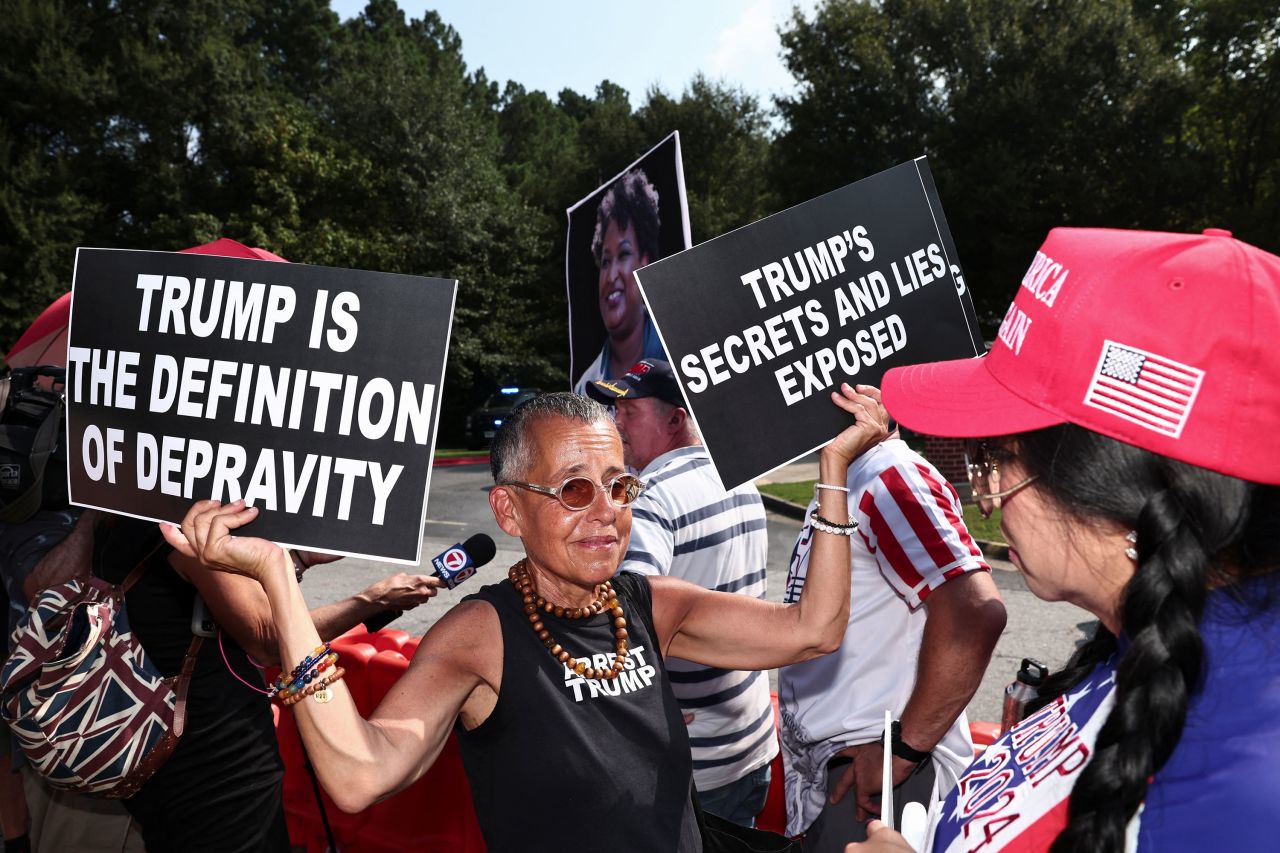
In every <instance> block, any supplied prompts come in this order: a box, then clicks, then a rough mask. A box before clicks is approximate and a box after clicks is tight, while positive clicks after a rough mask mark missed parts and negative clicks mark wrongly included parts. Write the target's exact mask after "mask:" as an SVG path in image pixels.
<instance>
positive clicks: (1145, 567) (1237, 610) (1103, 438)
mask: <svg viewBox="0 0 1280 853" xmlns="http://www.w3.org/2000/svg"><path fill="white" fill-rule="evenodd" d="M1277 340H1280V258H1277V257H1276V256H1274V255H1271V254H1268V253H1266V252H1263V251H1261V250H1259V249H1257V248H1255V247H1253V246H1250V245H1248V244H1245V243H1242V242H1240V241H1237V240H1235V239H1233V238H1232V237H1231V235H1230V233H1228V232H1225V231H1221V230H1218V229H1209V230H1208V231H1206V232H1205V233H1204V234H1203V235H1186V234H1162V233H1153V232H1137V231H1112V230H1086V229H1056V230H1054V231H1053V232H1051V233H1050V235H1049V237H1048V240H1047V241H1046V242H1045V244H1044V246H1043V247H1042V248H1041V250H1040V252H1038V253H1037V255H1036V259H1035V261H1034V262H1033V263H1032V265H1031V268H1030V270H1029V271H1028V272H1027V274H1026V276H1025V277H1024V278H1023V280H1022V286H1021V288H1020V290H1019V292H1018V296H1017V298H1016V299H1015V300H1014V303H1013V305H1012V306H1011V307H1010V309H1009V312H1008V314H1007V315H1006V317H1005V320H1004V323H1003V325H1002V326H1001V329H1000V333H999V335H998V340H997V343H996V344H995V346H994V348H993V349H992V351H991V353H990V354H989V355H987V356H986V357H984V358H981V359H975V360H969V361H960V362H942V363H936V364H925V365H917V366H914V367H908V368H900V369H895V370H891V371H889V373H888V374H887V375H886V376H885V379H884V383H883V384H884V387H883V394H884V402H885V404H886V407H887V408H888V409H889V412H890V414H892V415H893V416H894V417H896V418H897V419H898V420H899V421H900V422H902V423H903V424H905V425H906V426H908V427H910V428H911V429H914V430H917V431H920V432H927V433H932V434H936V435H944V436H954V437H959V438H966V439H967V442H966V450H967V455H968V459H967V463H968V466H969V475H970V483H971V485H972V487H973V492H974V498H975V499H976V500H977V502H978V504H979V506H980V507H981V508H982V510H983V511H984V513H986V514H989V513H990V512H991V511H992V510H993V509H994V508H996V507H999V508H1000V509H1001V523H1000V526H1001V530H1002V531H1003V532H1004V534H1005V536H1006V539H1007V541H1008V542H1009V545H1010V551H1009V554H1010V559H1011V560H1012V561H1013V563H1014V564H1015V565H1016V566H1017V567H1018V569H1019V570H1020V571H1021V572H1022V573H1023V575H1024V576H1025V578H1026V581H1027V586H1028V588H1029V589H1030V590H1031V591H1032V592H1033V593H1035V594H1036V595H1037V596H1039V597H1040V598H1043V599H1046V600H1053V601H1057V600H1061V601H1070V602H1072V603H1074V604H1077V605H1079V606H1080V607H1083V608H1085V609H1087V610H1089V611H1090V612H1091V613H1093V614H1094V615H1096V616H1097V617H1098V619H1099V622H1100V623H1101V624H1100V626H1099V628H1098V630H1097V632H1096V634H1095V635H1094V637H1093V638H1092V639H1091V640H1090V641H1089V642H1088V643H1087V644H1086V645H1085V646H1084V647H1083V648H1082V649H1080V651H1079V652H1078V653H1077V655H1076V657H1075V658H1074V659H1073V661H1072V662H1071V664H1070V665H1069V666H1068V668H1067V669H1066V670H1065V671H1063V672H1062V673H1059V674H1058V675H1057V676H1056V677H1055V679H1054V680H1053V682H1052V683H1051V684H1050V685H1047V686H1046V688H1044V689H1043V690H1042V692H1041V698H1042V702H1043V703H1044V704H1043V706H1042V707H1041V708H1040V710H1038V711H1037V712H1036V713H1034V714H1033V715H1032V716H1030V717H1029V718H1027V719H1026V720H1025V721H1023V722H1022V723H1021V724H1019V725H1018V726H1016V727H1014V728H1013V729H1012V730H1011V731H1009V732H1007V733H1006V734H1005V735H1003V736H1002V737H1001V738H1000V739H999V740H998V741H997V742H996V743H995V744H993V745H992V746H990V747H988V748H987V749H986V750H985V751H984V752H983V754H982V756H981V757H979V759H978V760H977V761H975V763H974V764H973V765H972V766H971V767H970V768H969V770H968V771H966V773H965V775H964V776H963V777H962V778H961V780H960V782H959V784H958V785H957V786H956V788H955V789H954V790H953V791H952V792H951V794H950V796H949V797H948V799H947V800H946V802H945V803H944V804H943V807H942V809H941V812H940V813H938V814H935V815H933V816H932V822H931V826H930V829H929V836H928V838H927V839H926V845H927V848H926V849H931V850H935V851H947V853H953V851H976V850H984V851H986V850H1004V851H1031V850H1052V851H1117V852H1118V851H1139V853H1145V851H1152V850H1156V851H1181V850H1186V851H1193V850H1194V851H1199V850H1212V849H1221V850H1232V851H1235V850H1263V849H1275V847H1276V844H1277V837H1280V810H1277V809H1276V807H1275V804H1276V803H1277V802H1280V763H1278V762H1277V759H1278V758H1280V586H1278V585H1277V581H1280V573H1278V570H1280V453H1277V452H1276V451H1275V448H1274V447H1273V446H1272V443H1273V442H1274V440H1275V436H1276V435H1277V434H1280V347H1277V345H1276V341H1277ZM983 436H985V438H981V437H983ZM869 837H870V840H869V841H868V842H866V843H865V845H850V847H849V849H850V850H851V851H853V850H863V849H872V850H882V849H883V850H909V849H911V848H910V847H909V846H907V844H906V841H905V840H904V839H903V838H902V836H899V835H897V834H896V833H893V832H891V831H889V830H887V829H885V828H883V827H872V829H871V833H870V836H869Z"/></svg>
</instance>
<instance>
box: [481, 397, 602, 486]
mask: <svg viewBox="0 0 1280 853" xmlns="http://www.w3.org/2000/svg"><path fill="white" fill-rule="evenodd" d="M552 417H555V418H564V419H566V420H571V421H578V422H579V423H584V424H593V423H596V422H597V421H608V420H610V418H609V410H608V409H606V408H605V407H604V406H602V405H600V404H599V403H597V402H596V401H595V400H592V399H590V398H588V397H583V396H580V395H578V394H571V393H569V392H568V391H555V392H553V393H551V394H539V395H538V396H537V397H534V398H533V399H532V400H528V401H526V402H524V403H521V404H520V405H519V406H516V407H515V409H514V410H513V411H512V412H511V414H510V416H508V417H507V419H506V420H505V421H504V422H503V424H502V429H500V430H498V434H497V435H495V436H494V437H493V446H492V447H491V448H490V450H489V470H490V471H491V472H493V482H494V483H495V484H497V485H499V486H501V485H505V484H507V483H511V482H513V481H515V480H518V479H520V478H522V477H524V474H525V472H526V471H527V470H529V465H530V463H531V461H532V460H530V458H529V456H530V454H531V453H532V449H531V448H530V446H529V428H530V427H531V426H532V425H533V424H534V423H535V422H536V421H539V420H542V419H543V418H552Z"/></svg>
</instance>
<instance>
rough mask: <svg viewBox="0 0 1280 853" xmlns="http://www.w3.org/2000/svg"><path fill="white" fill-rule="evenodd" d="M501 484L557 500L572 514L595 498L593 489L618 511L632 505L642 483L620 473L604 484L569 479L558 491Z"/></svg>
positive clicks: (640, 489) (516, 484)
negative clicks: (603, 494) (599, 491)
mask: <svg viewBox="0 0 1280 853" xmlns="http://www.w3.org/2000/svg"><path fill="white" fill-rule="evenodd" d="M503 485H506V486H519V487H520V488H522V489H528V490H529V491H531V492H537V493H538V494H540V495H550V496H551V497H553V498H555V499H556V500H558V501H560V505H561V506H563V507H564V508H565V509H571V510H573V511H574V512H581V511H582V510H584V509H586V508H587V507H589V506H591V504H592V503H593V502H594V501H595V499H596V489H600V490H602V491H603V492H604V493H605V496H606V497H608V498H609V503H611V504H613V505H614V506H616V507H618V508H619V509H621V508H622V507H627V506H631V505H632V504H633V503H635V502H636V498H638V497H640V493H641V492H642V491H644V483H642V482H640V478H639V477H637V476H635V475H634V474H619V475H618V476H616V477H614V478H613V479H611V480H606V481H605V482H604V483H603V484H599V483H597V482H596V481H595V480H592V479H589V478H587V477H570V478H569V479H567V480H565V481H564V482H563V483H561V484H560V487H559V488H554V489H553V488H551V487H550V486H538V485H535V484H533V483H517V482H510V483H504V484H503Z"/></svg>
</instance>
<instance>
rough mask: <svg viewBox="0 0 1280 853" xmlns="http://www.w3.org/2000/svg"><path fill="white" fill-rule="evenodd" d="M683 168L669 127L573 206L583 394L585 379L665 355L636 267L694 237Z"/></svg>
mask: <svg viewBox="0 0 1280 853" xmlns="http://www.w3.org/2000/svg"><path fill="white" fill-rule="evenodd" d="M680 171H681V169H680V152H679V140H678V137H677V136H676V134H672V135H671V136H670V137H668V138H667V139H666V140H663V142H661V143H659V145H658V146H655V148H654V149H653V150H651V151H650V152H649V153H647V154H645V155H644V156H643V157H641V158H640V159H639V160H637V161H636V162H635V163H633V164H632V165H631V166H630V167H628V168H627V170H626V171H624V172H623V173H622V174H621V175H619V176H618V177H617V178H615V179H614V180H613V181H611V182H610V183H609V184H607V185H606V186H605V187H603V188H602V189H601V190H598V191H597V192H596V193H594V194H593V195H592V196H591V197H588V198H587V199H584V201H583V202H581V203H579V205H578V206H576V207H575V208H574V209H571V210H570V211H569V217H570V226H569V238H568V253H569V257H568V264H567V266H568V275H569V303H570V335H571V338H572V343H571V349H572V352H573V362H574V366H573V371H572V374H573V375H572V378H573V389H574V391H575V392H577V393H579V394H583V393H585V388H586V386H587V383H589V382H592V381H594V380H597V379H611V378H614V377H616V376H621V375H623V374H624V373H626V372H627V370H628V369H630V367H631V366H632V365H633V364H635V363H636V362H638V361H639V360H640V359H642V358H661V359H666V358H667V355H666V352H665V351H664V350H663V347H662V341H661V339H660V338H659V336H658V332H657V329H656V328H655V326H654V323H653V320H652V319H651V318H650V317H649V314H648V311H647V310H646V308H645V304H644V298H643V297H642V295H641V293H640V288H639V285H637V284H636V280H635V277H634V276H633V275H632V273H634V272H635V271H636V270H638V269H640V268H641V267H643V266H645V265H647V264H649V263H652V262H653V261H656V260H658V259H659V258H661V257H662V256H663V249H664V248H666V249H667V250H669V251H676V250H680V249H684V248H687V246H688V244H689V239H688V224H687V221H688V216H687V215H686V213H685V207H686V206H685V202H684V197H683V192H682V189H683V187H682V185H683V181H681V180H680V177H679V175H680ZM597 200H598V201H597ZM591 214H594V216H591ZM589 216H590V217H591V218H590V219H588V218H587V217H589ZM588 234H589V235H590V243H589V244H588V242H587V236H588ZM682 236H683V240H682V239H681V237H682ZM588 249H589V252H590V254H588ZM592 265H593V266H594V269H592ZM592 274H594V275H592ZM589 275H591V276H592V278H591V281H592V282H593V283H594V287H592V288H591V290H590V291H588V290H587V288H588V285H587V279H588V276H589ZM593 309H594V310H593ZM597 316H598V318H599V320H598V322H597Z"/></svg>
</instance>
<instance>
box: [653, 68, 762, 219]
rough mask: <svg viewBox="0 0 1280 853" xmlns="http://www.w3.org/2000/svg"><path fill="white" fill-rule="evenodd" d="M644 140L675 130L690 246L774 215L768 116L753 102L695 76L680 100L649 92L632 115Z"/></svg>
mask: <svg viewBox="0 0 1280 853" xmlns="http://www.w3.org/2000/svg"><path fill="white" fill-rule="evenodd" d="M637 119H638V122H639V125H640V127H641V129H642V131H643V133H644V135H645V138H646V139H653V140H654V141H655V142H656V141H657V140H658V139H661V138H662V137H663V136H666V135H667V134H668V133H670V132H671V130H672V129H674V128H678V129H679V130H680V147H681V153H682V157H683V160H684V175H685V185H686V194H687V196H688V201H689V220H690V224H691V226H692V230H693V242H694V243H695V244H697V243H701V242H703V241H705V240H709V239H711V238H712V237H718V236H719V235H721V234H723V233H725V232H726V231H731V230H733V229H734V228H737V227H739V226H742V225H746V224H748V223H750V222H754V221H755V220H757V219H761V218H763V217H765V216H768V215H769V214H770V213H773V212H774V211H775V210H776V208H775V207H774V206H773V202H772V199H771V197H770V196H769V194H768V158H769V140H768V136H767V132H768V120H769V119H768V114H767V113H766V112H765V111H764V109H762V108H761V106H760V103H759V101H757V100H756V99H755V98H754V97H752V96H750V95H748V94H746V93H745V92H742V91H741V90H738V89H734V88H731V87H729V86H727V85H725V84H723V83H715V82H712V81H710V80H708V79H707V78H705V77H703V76H702V75H698V76H696V77H695V78H694V79H693V81H692V82H691V83H690V84H689V86H688V87H687V88H686V89H685V91H684V94H683V95H682V96H681V97H680V99H679V100H676V99H674V98H671V97H668V96H667V95H666V94H664V93H663V92H661V91H658V90H654V91H651V92H650V93H649V97H648V100H647V101H646V103H645V104H644V106H642V107H641V108H640V110H639V111H638V113H637Z"/></svg>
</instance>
